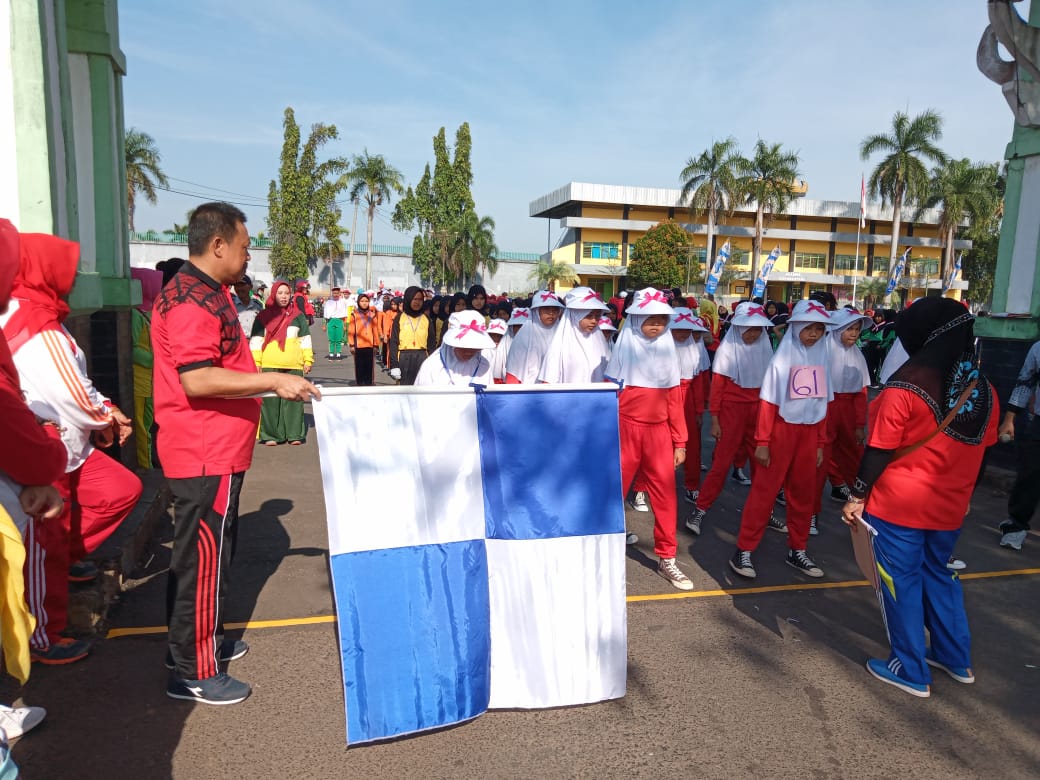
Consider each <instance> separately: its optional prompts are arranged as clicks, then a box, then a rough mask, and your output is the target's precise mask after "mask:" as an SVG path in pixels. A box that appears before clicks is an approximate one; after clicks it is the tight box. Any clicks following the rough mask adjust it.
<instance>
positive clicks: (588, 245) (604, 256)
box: [581, 241, 621, 260]
mask: <svg viewBox="0 0 1040 780" xmlns="http://www.w3.org/2000/svg"><path fill="white" fill-rule="evenodd" d="M581 256H582V257H583V258H585V259H586V260H617V259H618V258H619V257H621V244H610V243H604V242H600V241H585V242H583V243H582V245H581Z"/></svg>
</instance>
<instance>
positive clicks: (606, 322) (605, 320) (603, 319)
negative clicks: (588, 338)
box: [599, 317, 614, 325]
mask: <svg viewBox="0 0 1040 780" xmlns="http://www.w3.org/2000/svg"><path fill="white" fill-rule="evenodd" d="M599 324H600V325H613V324H614V323H613V322H611V321H610V317H600V318H599Z"/></svg>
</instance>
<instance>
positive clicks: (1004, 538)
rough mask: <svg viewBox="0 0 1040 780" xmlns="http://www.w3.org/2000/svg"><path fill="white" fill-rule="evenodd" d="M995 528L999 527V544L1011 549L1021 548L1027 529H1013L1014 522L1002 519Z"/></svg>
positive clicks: (1027, 533)
mask: <svg viewBox="0 0 1040 780" xmlns="http://www.w3.org/2000/svg"><path fill="white" fill-rule="evenodd" d="M997 528H999V529H1000V546H1001V547H1010V548H1011V549H1012V550H1021V549H1022V545H1023V544H1024V543H1025V541H1026V536H1028V535H1029V532H1028V531H1016V530H1014V528H1015V524H1014V523H1013V522H1012V521H1011V520H1004V521H1003V522H1002V523H1001V524H1000V525H999V526H997Z"/></svg>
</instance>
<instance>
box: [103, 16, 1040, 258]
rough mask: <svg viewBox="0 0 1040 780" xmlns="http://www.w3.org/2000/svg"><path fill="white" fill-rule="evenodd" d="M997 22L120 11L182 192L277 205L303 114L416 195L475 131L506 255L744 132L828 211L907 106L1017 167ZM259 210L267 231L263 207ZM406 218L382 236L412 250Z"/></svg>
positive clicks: (153, 215)
mask: <svg viewBox="0 0 1040 780" xmlns="http://www.w3.org/2000/svg"><path fill="white" fill-rule="evenodd" d="M1027 5H1028V4H1027V3H1022V4H1021V5H1020V6H1019V8H1020V10H1021V12H1022V13H1023V15H1025V14H1026V13H1027V10H1026V8H1025V6H1027ZM985 6H986V3H985V2H983V0H912V1H908V0H841V2H835V1H834V0H797V2H758V1H755V0H745V2H709V0H697V1H696V2H694V1H692V0H687V2H666V1H665V0H643V2H640V3H633V2H617V1H616V0H602V1H601V2H579V1H578V0H573V1H571V0H557V2H553V3H545V2H518V3H488V2H455V1H454V0H443V1H442V2H437V3H429V2H425V3H420V2H398V1H397V0H382V2H378V3H371V2H369V3H355V2H323V1H321V0H291V2H289V1H286V0H223V1H222V2H221V1H219V0H211V1H210V2H201V0H182V2H180V3H168V2H163V3H160V2H153V0H133V2H123V3H121V4H120V6H119V13H120V34H121V43H122V48H123V51H124V52H125V53H126V57H127V70H128V73H127V77H126V79H125V81H124V93H125V110H126V124H127V126H128V127H129V126H134V127H137V128H139V129H142V130H144V131H146V132H148V133H150V134H151V135H152V136H154V138H155V139H156V143H157V145H158V147H159V149H160V151H161V153H162V157H163V168H164V170H165V171H166V173H167V175H169V176H170V177H175V179H174V180H171V187H172V188H174V189H178V190H183V191H185V192H193V193H203V192H205V193H209V196H208V198H205V199H210V198H216V197H227V198H228V199H230V200H239V201H242V202H243V203H257V204H262V203H264V202H265V201H266V194H267V188H268V183H269V181H270V180H271V179H272V178H274V177H275V176H276V175H277V169H278V158H279V153H280V149H281V140H282V129H281V122H282V112H283V111H284V109H285V107H286V106H292V107H293V108H294V109H295V111H296V117H297V120H298V121H299V122H300V124H301V125H302V126H303V127H304V128H307V127H309V126H310V125H311V124H312V123H314V122H328V123H334V124H335V125H336V126H337V127H338V129H339V132H340V139H339V141H337V142H334V143H333V144H330V145H329V146H327V147H326V150H327V151H328V153H330V154H343V155H350V154H353V153H356V152H360V151H361V150H362V149H363V148H366V147H367V148H368V150H369V152H370V153H373V154H383V155H385V156H386V157H387V159H388V160H389V161H390V162H391V163H392V164H393V165H395V166H396V167H397V168H399V169H400V170H401V171H402V172H403V173H404V175H405V179H406V181H407V182H408V183H414V182H416V181H417V180H418V178H419V177H420V176H421V174H422V170H423V165H424V164H425V163H426V162H427V161H432V157H433V151H432V146H431V140H432V137H433V135H434V134H435V133H436V132H437V129H438V128H439V127H441V126H445V127H446V128H447V131H448V133H449V138H451V137H453V135H454V131H455V128H457V127H458V125H459V124H460V123H461V122H463V121H468V122H469V123H470V127H471V128H472V134H473V156H472V159H473V169H474V174H475V178H474V184H473V193H474V197H475V200H476V203H477V210H478V211H479V212H480V213H481V214H487V215H490V216H492V217H493V218H494V219H495V221H496V223H497V225H498V228H497V231H496V238H497V243H498V246H499V248H500V249H501V250H510V251H528V252H541V251H544V250H545V248H546V243H547V229H546V223H545V220H540V219H532V218H531V217H529V216H528V205H529V203H530V201H531V200H533V199H535V198H536V197H538V196H540V195H543V194H545V193H547V192H549V191H551V190H554V189H556V188H557V187H560V186H562V185H564V184H566V183H567V182H568V181H588V182H602V183H610V184H630V185H641V186H653V187H674V186H678V175H679V171H680V170H681V169H682V167H683V165H684V163H685V161H686V159H687V158H688V157H690V156H692V155H696V154H698V153H699V152H700V151H701V150H703V149H704V148H706V147H707V146H708V145H710V143H711V141H712V140H713V139H716V138H724V137H726V136H728V135H733V136H734V137H736V138H737V140H738V142H739V143H740V144H741V146H742V148H744V149H746V150H750V148H751V147H752V145H753V144H754V142H755V140H756V139H757V138H759V137H761V138H763V139H765V140H766V141H769V142H782V143H783V144H784V145H785V146H788V147H790V148H792V149H795V150H797V151H798V152H799V153H800V155H801V174H802V177H803V178H805V179H806V180H807V181H808V182H809V197H811V198H821V199H834V200H856V199H858V196H859V177H860V173H861V171H863V170H864V169H867V170H868V172H869V169H868V168H867V165H868V164H864V163H862V162H860V159H859V154H858V148H859V142H860V141H861V140H862V138H863V137H864V136H865V135H867V134H869V133H872V132H878V131H885V130H887V129H888V127H889V126H890V122H891V116H892V114H893V113H894V112H895V111H897V110H907V109H908V110H909V111H910V112H911V113H915V112H918V111H921V110H923V109H926V108H934V109H936V110H938V111H939V112H940V113H941V114H942V115H943V117H944V118H945V132H944V138H943V141H942V146H943V147H944V148H945V149H946V150H947V152H948V153H950V154H951V155H954V156H958V157H962V156H963V157H971V158H974V159H978V160H991V161H995V160H999V159H1001V158H1002V156H1003V151H1004V147H1005V146H1006V144H1007V142H1008V140H1009V139H1010V133H1011V127H1012V117H1011V113H1010V111H1009V109H1008V108H1007V105H1006V103H1005V102H1004V100H1003V97H1002V96H1001V93H1000V88H999V87H998V86H997V85H995V84H993V83H991V82H989V81H987V80H986V79H985V78H984V77H983V76H982V74H980V73H979V72H978V71H977V69H976V67H975V48H976V46H977V45H978V40H979V36H980V35H981V33H982V30H983V29H984V27H985V26H986V23H987V20H986V7H985ZM189 182H190V183H189ZM217 190H225V191H228V193H235V194H228V193H221V192H219V191H217ZM202 200H204V198H198V197H191V196H184V195H177V194H172V193H167V192H161V193H160V198H159V203H158V205H156V206H150V205H148V204H145V203H140V204H138V210H137V218H136V222H137V228H138V229H139V230H144V229H148V228H155V229H157V230H163V229H165V228H168V227H170V226H172V224H173V222H174V221H177V222H182V221H183V220H184V213H185V211H187V210H188V209H189V208H191V207H192V206H193V205H195V204H197V203H199V202H201V201H202ZM245 208H246V212H247V214H248V215H249V218H250V222H249V226H250V228H251V232H254V233H255V232H257V231H259V230H261V229H263V228H264V218H265V215H266V208H265V207H264V206H263V205H257V206H246V207H245ZM391 211H392V206H391V207H390V208H386V209H385V210H384V213H383V214H381V215H380V216H379V218H377V220H376V223H375V242H377V243H410V239H409V237H408V236H402V235H400V234H397V233H395V232H394V231H393V229H392V228H391V226H390V224H389V216H390V213H391ZM351 216H352V213H350V212H349V211H348V212H346V213H344V217H343V223H344V224H345V225H346V227H348V228H349V227H350V220H351ZM363 222H364V220H363V218H362V219H360V220H359V224H358V240H361V241H363V240H364V227H363ZM549 233H550V239H551V240H552V241H553V242H555V240H556V237H557V235H558V233H559V229H558V225H557V223H555V222H554V223H552V225H551V226H550V231H549Z"/></svg>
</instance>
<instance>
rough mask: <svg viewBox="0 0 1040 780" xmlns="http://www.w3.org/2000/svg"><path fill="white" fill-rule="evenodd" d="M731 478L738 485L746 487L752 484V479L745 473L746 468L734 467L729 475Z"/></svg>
mask: <svg viewBox="0 0 1040 780" xmlns="http://www.w3.org/2000/svg"><path fill="white" fill-rule="evenodd" d="M729 478H730V479H732V480H733V481H734V482H736V483H737V484H738V485H744V486H745V487H746V486H748V485H750V484H751V480H750V479H748V477H747V474H745V473H744V469H733V473H732V474H730V475H729Z"/></svg>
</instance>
